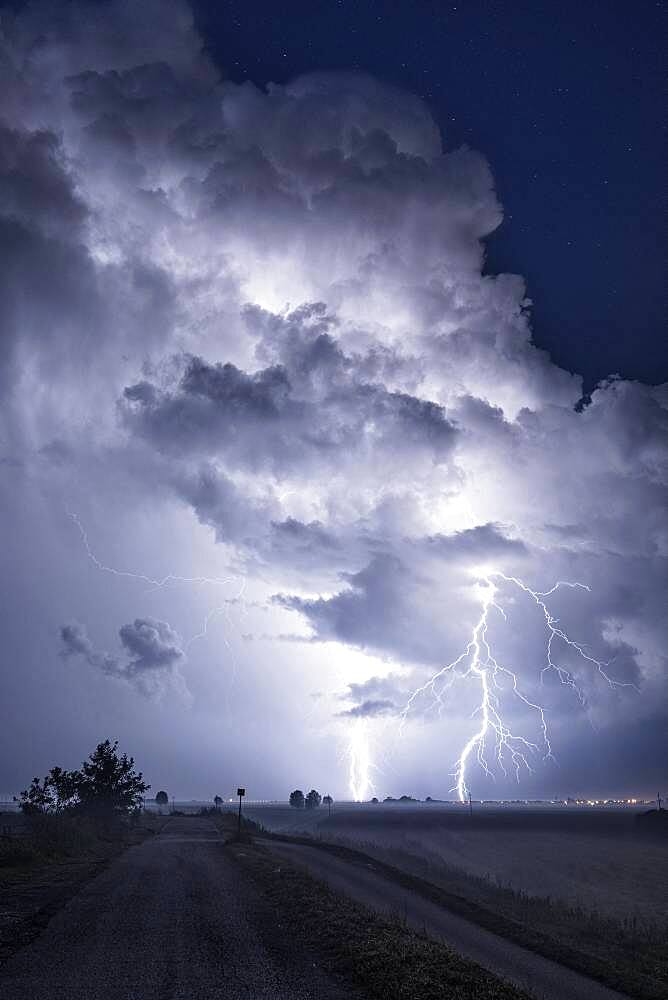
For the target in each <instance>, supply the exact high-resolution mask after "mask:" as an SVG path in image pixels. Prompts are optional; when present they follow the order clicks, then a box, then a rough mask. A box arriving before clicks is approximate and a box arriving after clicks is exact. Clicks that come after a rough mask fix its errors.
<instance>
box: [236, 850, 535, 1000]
mask: <svg viewBox="0 0 668 1000" xmlns="http://www.w3.org/2000/svg"><path fill="white" fill-rule="evenodd" d="M227 850H229V851H231V852H232V853H233V854H234V855H235V856H236V857H237V859H238V860H239V862H240V864H242V865H243V868H244V870H245V871H246V872H247V873H248V874H249V875H250V877H251V879H252V880H253V881H254V882H255V883H256V884H257V886H258V888H259V890H260V891H261V892H262V894H263V896H264V897H265V898H266V899H268V901H269V902H270V904H271V909H272V916H271V920H272V926H266V927H264V928H263V927H260V931H261V932H262V933H263V934H264V935H265V936H269V937H271V936H272V934H275V927H276V925H277V924H281V925H282V926H284V927H285V926H287V927H288V928H289V938H290V944H291V947H294V944H295V943H297V945H298V947H299V948H300V949H302V950H304V951H305V952H306V953H308V954H310V955H312V956H313V959H314V961H315V960H316V959H317V961H318V963H319V964H320V966H321V967H322V968H323V969H324V971H325V972H326V973H327V974H328V975H329V976H331V977H332V978H333V979H335V980H337V979H338V980H343V981H345V982H347V983H350V984H352V985H353V986H354V987H355V988H357V989H359V990H360V991H361V992H362V993H363V995H364V996H366V997H368V998H369V1000H444V998H448V1000H528V998H527V996H526V994H524V993H522V992H521V991H520V990H517V989H516V988H515V987H513V986H510V985H508V984H505V983H502V982H501V981H500V980H499V979H497V978H496V977H495V976H493V975H491V973H489V972H486V971H485V970H484V969H481V968H480V967H479V966H477V965H475V964H474V963H473V962H469V961H467V960H466V959H464V958H460V957H459V956H458V955H456V954H455V953H454V952H452V951H450V949H449V948H447V947H446V946H445V945H443V944H440V943H439V942H437V941H433V940H431V939H430V938H428V937H426V936H424V935H421V934H418V933H416V932H415V931H412V930H410V929H409V928H408V927H406V926H405V924H403V923H402V922H401V921H399V920H396V921H390V920H387V919H386V918H383V917H381V916H379V915H378V914H376V913H374V912H373V911H371V910H368V909H366V908H365V907H363V906H360V905H359V904H358V903H355V902H353V901H352V900H349V899H347V898H346V897H344V896H340V895H338V894H337V893H335V892H333V891H332V890H331V889H329V888H328V887H327V886H324V885H322V884H321V883H319V882H317V881H316V880H315V879H313V878H312V877H311V876H310V875H308V874H307V873H306V872H304V871H302V870H301V869H297V868H291V867H290V866H286V865H285V864H284V863H283V862H281V866H280V868H277V865H276V857H275V856H272V855H271V853H270V852H269V851H268V850H267V849H266V848H262V847H261V846H259V845H257V844H256V845H254V846H252V847H247V846H239V845H236V844H229V845H228V847H227Z"/></svg>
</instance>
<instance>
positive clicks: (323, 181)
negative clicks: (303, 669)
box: [0, 0, 668, 722]
mask: <svg viewBox="0 0 668 1000" xmlns="http://www.w3.org/2000/svg"><path fill="white" fill-rule="evenodd" d="M54 9H55V8H53V7H52V6H49V5H43V6H40V5H37V6H35V7H29V8H27V10H26V11H25V12H23V13H22V14H17V15H15V16H12V17H8V20H7V24H6V28H5V33H4V40H3V43H2V44H3V49H2V52H3V58H2V62H1V66H2V69H1V74H2V76H1V78H0V79H1V81H2V84H3V87H4V94H5V98H4V100H3V113H4V118H5V120H6V124H5V125H4V126H3V128H4V132H3V135H4V136H5V138H6V142H5V144H4V145H3V149H4V150H5V152H4V154H3V157H2V160H1V161H0V172H2V176H3V178H4V180H5V182H6V183H5V184H4V186H3V192H4V193H3V196H2V197H3V200H2V202H0V255H2V256H0V263H2V267H0V275H2V277H0V281H5V282H6V283H7V295H5V296H3V299H4V302H5V307H4V308H5V320H6V324H7V328H8V330H9V336H8V341H7V342H8V351H7V352H6V356H5V362H4V368H3V374H2V379H3V384H4V385H6V386H7V387H8V395H7V399H8V405H7V407H6V410H5V414H4V421H5V423H4V428H5V435H4V440H5V441H7V442H10V445H9V446H8V447H9V448H10V454H9V455H8V460H9V459H10V458H11V459H12V460H16V461H20V462H21V463H23V464H24V465H28V466H35V467H39V469H40V470H41V472H40V474H41V475H43V476H44V477H46V479H47V480H48V479H49V477H53V479H54V481H55V480H56V479H57V477H58V475H59V474H60V473H59V472H58V468H62V467H63V465H64V466H65V467H66V468H71V467H75V468H79V469H85V470H89V471H90V476H91V477H92V478H94V477H95V476H99V477H100V479H102V477H103V476H104V475H106V474H107V472H106V470H105V471H101V470H100V464H101V463H99V462H98V464H96V461H98V459H97V456H99V455H100V454H103V455H104V456H105V462H106V468H108V469H113V470H115V471H114V474H115V475H121V474H122V476H123V477H125V478H126V479H127V480H128V481H131V482H132V483H133V489H135V490H136V491H137V493H138V494H140V495H141V496H146V497H150V498H151V501H152V502H155V503H159V502H164V500H165V498H170V499H172V498H176V499H177V501H178V502H179V503H181V504H185V505H186V506H187V507H188V508H189V509H191V510H192V511H194V512H195V514H196V515H197V517H198V518H199V519H200V520H201V521H202V522H203V523H204V524H206V525H209V526H211V528H212V529H213V531H214V532H215V537H216V539H217V540H218V541H219V542H221V543H223V544H224V545H226V546H227V547H228V548H229V550H230V551H231V552H233V553H234V557H235V558H236V559H238V560H239V562H240V563H241V564H243V566H244V567H245V570H246V572H247V573H248V575H249V579H251V580H252V579H253V578H254V577H255V576H257V579H258V580H261V581H262V584H263V586H265V589H267V588H268V589H269V590H270V591H273V593H274V594H278V595H279V596H278V597H277V598H276V599H275V605H274V606H276V605H279V606H281V607H282V608H284V609H286V611H288V612H292V613H293V614H295V615H298V616H299V620H300V621H301V623H302V624H304V625H306V626H307V628H308V630H309V634H310V637H311V638H313V639H315V640H323V641H324V640H326V641H332V640H333V641H336V642H339V643H341V644H344V645H349V646H355V647H357V648H360V649H364V650H369V651H371V652H373V653H375V654H380V655H382V656H384V657H387V658H389V660H390V661H392V662H393V663H395V664H400V665H402V668H403V669H404V670H405V671H409V672H412V673H413V676H414V679H416V680H419V679H421V678H424V676H425V674H426V672H427V671H429V670H431V669H433V666H434V665H435V664H438V663H439V662H444V661H447V660H448V659H450V658H451V656H452V654H453V652H455V651H456V650H458V649H459V648H461V643H462V639H463V637H465V635H466V634H467V630H468V631H470V626H471V622H472V621H475V618H476V612H477V609H478V607H479V600H478V599H477V598H476V590H475V586H476V580H477V579H479V577H480V574H481V573H483V572H484V571H485V570H489V569H490V568H491V569H503V570H504V571H505V572H520V571H521V573H522V574H523V575H524V576H525V577H527V578H528V579H530V580H531V581H532V582H533V584H534V585H536V586H537V587H540V586H542V585H545V586H547V587H549V586H550V585H551V584H552V583H553V582H554V581H555V580H557V579H560V578H561V579H564V578H565V579H571V578H576V579H578V580H581V581H582V582H583V583H586V584H587V585H588V586H589V587H590V588H591V590H590V591H589V592H588V593H587V594H586V597H584V598H583V599H582V600H580V601H575V600H574V597H573V595H572V594H559V595H558V600H557V604H559V608H558V609H557V610H559V611H560V613H562V612H563V614H564V615H568V620H569V624H570V625H571V627H572V629H573V630H575V632H577V635H578V637H579V638H580V639H581V640H582V641H584V642H586V643H587V644H588V648H591V649H592V651H593V652H594V653H595V654H596V655H598V656H600V657H601V658H603V659H605V660H606V662H608V661H610V662H611V663H613V664H614V669H615V670H617V671H618V672H619V676H620V678H621V679H624V680H632V681H633V683H634V684H636V683H637V685H638V686H639V687H640V690H641V694H640V695H638V696H635V695H634V696H633V700H632V701H631V700H630V697H631V696H629V695H628V694H627V692H626V689H625V690H624V691H623V692H621V693H619V692H617V693H615V694H614V695H612V694H611V693H610V692H609V691H603V692H597V690H596V686H597V684H598V682H599V681H600V678H596V677H593V678H590V679H589V680H588V681H586V680H584V681H583V683H588V684H589V685H590V686H591V689H592V690H591V693H592V700H595V698H596V696H597V694H598V693H600V695H601V698H602V703H603V704H604V710H603V719H602V720H601V719H599V720H598V721H599V722H601V721H603V722H605V721H606V720H614V719H615V718H616V717H617V715H618V714H619V713H624V715H625V717H626V718H627V719H628V718H629V717H636V716H637V717H638V718H639V719H640V718H642V717H643V714H644V713H646V712H647V711H649V709H650V707H651V709H652V711H655V708H656V704H657V703H661V704H663V703H665V698H666V658H665V649H666V634H665V615H664V613H663V610H664V609H662V604H661V600H660V596H659V595H660V594H661V593H662V587H663V585H664V584H665V579H666V570H667V560H668V522H667V515H666V511H667V510H668V503H667V502H666V501H667V499H668V496H667V492H668V490H667V487H668V443H667V442H668V387H667V386H665V385H664V386H648V385H643V384H640V383H637V382H629V381H626V380H624V379H622V378H618V377H611V378H610V379H607V380H605V381H604V382H602V383H601V384H600V385H599V386H598V387H597V388H596V389H595V391H594V392H593V393H592V395H591V399H590V400H584V401H583V400H582V385H581V379H580V378H579V377H578V376H577V374H574V373H571V372H567V371H564V370H562V369H560V368H558V367H557V366H556V365H554V364H553V363H552V362H551V360H550V358H549V357H548V355H547V354H546V353H545V352H543V351H541V350H539V349H538V348H537V347H536V346H535V344H534V343H533V340H532V330H531V313H530V309H531V303H530V301H529V299H528V298H527V294H526V288H525V285H524V282H523V280H522V278H520V277H519V276H516V275H490V274H487V273H486V272H485V260H484V239H485V237H486V236H488V235H489V234H490V233H492V232H493V231H494V230H495V228H496V227H497V226H498V225H499V224H500V222H501V220H502V217H503V215H502V209H501V206H500V204H499V201H498V198H497V196H496V193H495V190H494V184H493V177H492V173H491V170H490V167H489V165H488V164H487V162H486V161H485V159H484V158H483V157H482V156H481V155H480V154H478V153H476V152H475V151H473V150H470V149H466V148H464V149H455V150H452V149H449V148H448V146H447V138H448V137H447V135H446V136H445V137H442V136H441V134H440V132H439V129H438V128H437V126H436V124H435V122H434V121H433V119H432V117H431V115H430V113H429V111H428V109H427V108H426V106H425V105H424V104H423V103H422V102H421V101H420V100H419V99H417V98H415V97H412V96H411V95H406V94H403V93H400V92H398V91H396V90H395V89H393V88H391V87H388V86H386V85H384V84H382V83H379V82H378V81H376V80H373V79H370V78H369V77H366V76H361V75H357V74H350V73H339V74H336V73H332V74H313V75H308V76H304V77H301V78H299V79H297V80H295V81H292V82H291V83H288V84H285V85H271V86H269V87H267V88H266V89H261V88H258V87H256V86H254V85H253V84H252V83H246V84H243V85H237V84H233V83H231V82H229V81H225V80H222V79H220V77H219V75H218V74H217V72H216V70H215V68H214V67H213V66H212V65H211V63H210V61H209V60H208V59H207V58H206V57H205V56H204V55H203V54H202V51H201V42H200V40H199V39H198V38H197V35H196V32H195V30H194V28H193V23H192V17H191V15H190V12H189V10H188V7H187V6H186V5H185V4H183V3H180V2H170V3H167V4H165V3H160V4H154V3H152V2H151V3H147V4H144V5H142V9H141V12H138V11H137V10H136V9H135V8H134V7H133V6H131V5H129V4H127V3H125V2H120V0H116V2H113V3H110V4H108V5H106V6H105V8H104V11H102V10H100V12H99V16H97V17H96V18H95V23H94V24H93V22H92V19H90V18H82V19H80V20H77V18H76V16H75V11H76V4H73V5H70V6H69V7H68V8H67V14H66V16H65V15H63V16H59V17H57V18H54V16H53V11H54ZM45 18H46V23H48V24H50V25H51V29H50V31H49V32H45V31H44V19H45ZM154 24H155V25H157V29H156V30H155V32H154V31H153V30H152V26H153V25H154ZM122 36H125V37H126V38H127V39H129V41H128V43H127V44H124V45H121V44H120V43H119V39H120V38H121V37H122ZM3 247H4V250H3ZM17 254H18V257H17ZM17 260H18V263H17ZM75 278H76V280H75ZM28 288H29V294H28ZM46 371H48V374H49V379H48V383H45V378H44V375H45V372H46ZM38 387H39V391H38ZM54 427H58V435H57V437H54V431H53V429H54ZM55 456H57V459H58V460H57V461H56V460H55ZM57 467H58V468H57ZM119 470H120V471H119ZM514 607H515V606H514ZM124 628H125V629H130V631H128V632H127V634H126V635H123V634H122V635H121V639H122V641H123V642H124V644H125V645H126V648H127V650H128V654H129V656H130V660H129V661H128V663H126V664H125V666H123V667H122V668H120V667H119V668H116V667H115V666H113V664H115V663H116V661H115V659H114V658H113V657H112V659H111V660H107V659H105V657H106V655H107V654H99V653H97V652H95V650H94V649H93V648H92V647H91V646H90V643H89V640H88V639H87V637H86V635H85V633H82V632H80V631H77V630H76V629H70V631H69V632H65V631H64V632H63V638H64V639H65V641H66V643H67V644H68V648H70V649H71V651H72V652H73V653H78V654H80V655H82V656H84V657H85V658H87V659H88V660H89V662H94V663H95V665H96V666H98V667H100V668H101V669H103V670H107V672H112V673H113V672H118V671H119V670H121V672H123V673H125V674H131V675H133V676H135V675H136V676H138V675H142V676H145V675H146V673H147V671H148V672H150V671H154V672H156V671H157V672H159V671H160V670H161V669H163V667H165V668H171V667H173V666H174V665H175V664H176V663H177V662H178V659H179V658H180V655H181V651H180V650H179V648H178V645H177V644H176V642H175V641H174V642H172V641H171V640H170V639H169V637H168V636H166V634H164V629H165V628H169V626H166V625H165V623H164V622H163V623H160V622H154V623H153V625H150V623H149V622H148V620H144V625H143V626H141V625H140V620H138V622H136V623H135V626H132V627H131V626H124ZM161 628H162V629H163V632H160V629H161ZM151 629H153V633H151V634H152V635H153V636H154V640H155V641H154V642H153V644H152V641H148V640H147V635H146V633H147V630H148V632H151ZM521 631H522V637H521V639H520V638H518V636H517V635H515V636H514V637H513V636H511V635H508V636H507V637H506V639H505V640H503V641H504V642H505V646H504V647H502V648H503V650H504V651H505V652H507V654H508V655H509V656H513V657H514V658H515V659H514V661H513V662H516V663H519V666H520V669H522V670H526V671H528V672H531V671H534V672H535V670H536V664H538V663H539V662H540V657H541V656H542V637H541V636H540V635H539V630H538V628H537V627H535V628H534V625H533V624H532V620H531V619H530V617H529V618H527V620H526V621H525V622H524V623H523V626H522V630H521ZM160 650H162V653H161V652H160ZM168 650H171V653H169V652H168ZM163 655H164V656H165V657H167V660H168V661H169V663H168V662H167V661H165V663H164V664H163V663H161V662H158V661H159V660H160V656H163ZM156 657H157V658H156ZM170 657H171V659H170ZM105 664H106V666H105ZM130 664H133V665H134V666H130ZM402 678H403V679H402V682H401V683H402V684H403V683H404V681H405V674H404V675H402ZM399 686H401V685H399ZM349 693H350V702H351V707H350V708H349V709H348V711H349V712H350V713H352V714H353V715H364V714H373V711H372V709H373V706H374V705H375V706H376V707H378V708H379V711H385V709H387V710H388V711H389V710H390V706H391V705H392V704H400V702H399V700H398V698H399V695H400V692H398V691H397V690H393V691H391V692H389V691H388V692H386V695H385V696H384V697H371V696H370V695H369V694H368V693H366V694H365V692H363V691H361V690H360V691H357V690H356V689H355V688H354V687H353V688H351V689H350V691H349ZM563 697H564V695H563V692H562V691H555V692H548V694H547V701H548V702H550V699H552V698H553V699H554V710H555V712H558V711H561V708H562V703H563ZM365 706H366V707H365ZM576 710H577V706H576Z"/></svg>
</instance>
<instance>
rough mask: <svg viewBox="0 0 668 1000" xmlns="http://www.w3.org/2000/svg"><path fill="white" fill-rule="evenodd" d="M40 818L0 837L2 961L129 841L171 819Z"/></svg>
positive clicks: (32, 936) (140, 838) (36, 930)
mask: <svg viewBox="0 0 668 1000" xmlns="http://www.w3.org/2000/svg"><path fill="white" fill-rule="evenodd" d="M35 820H36V822H31V823H30V824H26V825H25V826H24V827H23V828H22V829H21V828H17V826H16V824H14V826H13V828H12V833H11V835H10V836H5V837H3V838H2V839H1V840H0V966H1V965H2V964H3V963H4V962H5V961H6V960H7V959H8V958H9V957H10V956H11V955H13V954H15V953H16V952H17V951H18V950H19V949H20V948H23V947H24V946H25V945H27V944H29V943H30V942H31V941H33V940H34V939H35V938H36V937H37V936H38V934H40V933H41V932H42V930H43V929H44V928H45V927H46V926H47V924H48V922H49V920H50V919H51V917H52V916H53V915H54V914H55V913H57V912H58V910H60V909H61V908H62V907H63V906H64V905H65V904H66V903H67V902H68V900H70V899H71V898H72V897H73V896H74V895H75V894H76V893H77V892H78V891H79V890H80V889H81V888H82V887H83V886H84V885H85V884H86V883H87V882H88V881H89V880H90V879H92V878H94V877H95V876H96V875H98V874H99V873H100V872H101V871H103V870H104V868H105V867H106V865H108V864H109V863H110V862H111V861H113V859H114V858H115V857H117V856H118V855H119V854H120V853H121V852H122V851H123V850H125V848H126V847H129V846H131V845H132V844H135V843H139V842H140V841H142V840H143V839H144V838H146V837H149V836H151V835H152V834H154V833H157V832H158V830H159V829H160V827H161V826H162V824H163V823H164V822H165V821H164V820H162V819H161V818H160V817H155V816H147V815H142V816H141V817H139V818H138V822H136V823H133V824H132V825H128V824H112V825H103V824H99V823H93V822H92V821H90V820H86V819H84V818H83V817H81V816H76V817H75V816H63V815H51V816H40V817H35ZM0 825H1V824H0Z"/></svg>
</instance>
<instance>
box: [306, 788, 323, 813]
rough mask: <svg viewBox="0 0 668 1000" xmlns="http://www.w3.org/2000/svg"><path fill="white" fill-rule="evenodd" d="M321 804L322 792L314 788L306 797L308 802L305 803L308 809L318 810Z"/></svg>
mask: <svg viewBox="0 0 668 1000" xmlns="http://www.w3.org/2000/svg"><path fill="white" fill-rule="evenodd" d="M321 802H322V795H321V794H320V792H316V790H315V788H312V789H311V791H310V792H309V793H308V795H307V796H306V802H305V805H306V808H307V809H317V808H318V807H319V805H320V803H321Z"/></svg>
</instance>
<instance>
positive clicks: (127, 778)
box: [77, 740, 151, 817]
mask: <svg viewBox="0 0 668 1000" xmlns="http://www.w3.org/2000/svg"><path fill="white" fill-rule="evenodd" d="M117 747H118V740H117V741H116V742H115V743H112V742H111V740H105V741H104V742H103V743H98V745H97V746H96V748H95V750H93V752H92V754H91V755H90V756H89V758H88V760H85V761H84V762H83V764H82V767H81V772H80V779H79V780H78V787H77V793H78V797H79V807H80V809H81V811H82V812H87V813H91V814H92V815H97V816H105V817H111V816H126V815H128V814H129V813H131V812H134V810H135V809H138V808H139V806H140V805H141V802H142V798H143V796H144V793H145V792H147V791H148V789H149V788H150V787H151V786H150V785H147V784H146V782H145V781H144V776H143V775H142V773H141V771H139V772H137V771H135V761H134V757H128V755H127V754H125V753H124V754H120V755H119V754H118V752H117Z"/></svg>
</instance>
